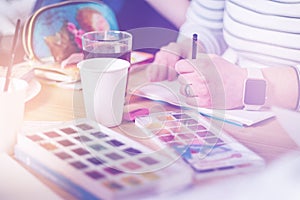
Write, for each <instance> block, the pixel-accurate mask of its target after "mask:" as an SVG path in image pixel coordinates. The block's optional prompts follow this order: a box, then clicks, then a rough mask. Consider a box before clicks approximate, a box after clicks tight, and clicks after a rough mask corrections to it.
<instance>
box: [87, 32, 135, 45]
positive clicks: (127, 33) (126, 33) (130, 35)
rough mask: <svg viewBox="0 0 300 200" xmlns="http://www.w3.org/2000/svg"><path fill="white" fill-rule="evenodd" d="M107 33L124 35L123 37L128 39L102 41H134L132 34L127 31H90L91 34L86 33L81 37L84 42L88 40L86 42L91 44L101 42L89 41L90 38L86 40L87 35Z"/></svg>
mask: <svg viewBox="0 0 300 200" xmlns="http://www.w3.org/2000/svg"><path fill="white" fill-rule="evenodd" d="M105 32H113V33H117V34H120V33H121V34H122V35H125V36H127V37H125V38H122V39H118V40H102V41H108V42H109V41H112V42H113V41H125V40H130V39H131V40H132V34H131V33H129V32H127V31H118V30H106V31H89V32H86V33H84V34H83V35H82V36H81V37H82V41H83V40H86V41H90V42H93V41H99V40H94V39H89V38H86V36H87V35H92V34H95V33H105Z"/></svg>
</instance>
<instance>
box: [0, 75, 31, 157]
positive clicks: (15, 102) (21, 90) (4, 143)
mask: <svg viewBox="0 0 300 200" xmlns="http://www.w3.org/2000/svg"><path fill="white" fill-rule="evenodd" d="M5 80H6V79H5V78H4V77H0V152H5V153H8V154H12V153H13V150H14V145H15V144H16V141H17V134H18V132H19V131H20V128H21V127H22V124H23V119H24V108H25V97H26V89H27V87H28V83H27V82H26V81H24V80H21V79H11V80H10V85H9V88H8V91H6V92H3V88H4V83H5Z"/></svg>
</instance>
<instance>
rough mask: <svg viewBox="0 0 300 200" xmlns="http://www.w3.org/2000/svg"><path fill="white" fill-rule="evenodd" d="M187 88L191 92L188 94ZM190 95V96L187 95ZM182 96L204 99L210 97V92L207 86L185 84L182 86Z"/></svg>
mask: <svg viewBox="0 0 300 200" xmlns="http://www.w3.org/2000/svg"><path fill="white" fill-rule="evenodd" d="M187 87H189V88H188V90H189V92H187ZM187 93H189V94H187ZM180 94H182V95H184V96H186V97H191V96H193V97H194V96H198V97H204V96H208V95H209V90H208V87H207V85H206V84H197V85H194V84H184V85H181V86H180Z"/></svg>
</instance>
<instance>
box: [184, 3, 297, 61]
mask: <svg viewBox="0 0 300 200" xmlns="http://www.w3.org/2000/svg"><path fill="white" fill-rule="evenodd" d="M193 33H197V34H198V36H199V39H200V40H201V42H202V43H203V44H204V46H205V48H206V51H207V52H208V53H215V54H218V55H222V54H223V53H224V52H225V55H226V54H227V53H228V52H231V53H232V52H233V54H234V55H235V56H236V57H237V59H238V60H237V61H236V60H233V61H235V62H238V61H239V60H249V61H254V62H255V63H260V64H261V65H263V66H294V65H297V64H300V0H252V1H251V0H192V2H191V4H190V7H189V9H188V11H187V19H186V22H185V23H184V24H183V25H182V27H181V28H180V37H179V38H178V39H179V40H180V39H181V38H182V37H183V36H187V37H191V35H192V34H193ZM229 57H230V56H229Z"/></svg>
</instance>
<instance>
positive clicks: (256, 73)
mask: <svg viewBox="0 0 300 200" xmlns="http://www.w3.org/2000/svg"><path fill="white" fill-rule="evenodd" d="M247 72H248V78H252V79H264V76H263V74H262V72H261V69H260V68H254V67H252V68H247Z"/></svg>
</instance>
